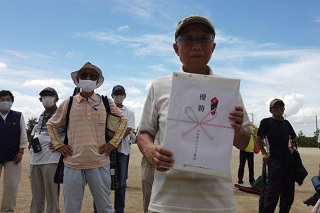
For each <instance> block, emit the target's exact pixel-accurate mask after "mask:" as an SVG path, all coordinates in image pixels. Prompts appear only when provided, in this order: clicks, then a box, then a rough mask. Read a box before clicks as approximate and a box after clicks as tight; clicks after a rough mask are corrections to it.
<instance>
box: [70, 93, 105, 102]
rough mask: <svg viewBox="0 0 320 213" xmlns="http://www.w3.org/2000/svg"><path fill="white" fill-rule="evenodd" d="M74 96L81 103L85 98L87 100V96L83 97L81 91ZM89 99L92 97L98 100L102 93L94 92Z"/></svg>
mask: <svg viewBox="0 0 320 213" xmlns="http://www.w3.org/2000/svg"><path fill="white" fill-rule="evenodd" d="M74 97H75V99H76V101H77V102H78V103H80V102H81V101H82V100H84V101H85V100H86V98H84V97H82V96H81V95H80V93H79V94H77V95H75V96H74ZM88 99H91V100H93V101H95V102H98V101H99V100H100V95H98V94H97V93H93V95H92V96H91V97H89V98H88Z"/></svg>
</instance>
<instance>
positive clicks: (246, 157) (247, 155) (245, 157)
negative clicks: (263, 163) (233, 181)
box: [238, 150, 254, 184]
mask: <svg viewBox="0 0 320 213" xmlns="http://www.w3.org/2000/svg"><path fill="white" fill-rule="evenodd" d="M253 158H254V153H253V152H246V151H244V150H240V160H239V169H238V183H239V184H242V183H243V175H244V167H245V165H246V161H248V169H249V182H250V184H252V183H253V182H254V161H253Z"/></svg>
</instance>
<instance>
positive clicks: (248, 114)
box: [248, 113, 254, 123]
mask: <svg viewBox="0 0 320 213" xmlns="http://www.w3.org/2000/svg"><path fill="white" fill-rule="evenodd" d="M249 114H251V122H252V123H254V122H253V117H254V115H253V113H248V115H249Z"/></svg>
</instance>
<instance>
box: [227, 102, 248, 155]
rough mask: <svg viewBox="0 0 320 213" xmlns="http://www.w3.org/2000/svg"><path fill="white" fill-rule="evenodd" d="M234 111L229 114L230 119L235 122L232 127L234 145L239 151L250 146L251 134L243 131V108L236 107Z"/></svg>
mask: <svg viewBox="0 0 320 213" xmlns="http://www.w3.org/2000/svg"><path fill="white" fill-rule="evenodd" d="M234 109H235V110H234V111H231V112H230V114H229V117H228V118H229V119H230V120H232V121H234V122H233V123H231V126H232V127H233V128H234V139H233V145H234V146H235V147H237V148H238V149H245V148H246V147H247V146H248V143H249V140H250V133H249V132H247V131H246V130H244V129H243V127H242V124H243V117H244V113H243V108H242V107H241V106H236V107H235V108H234Z"/></svg>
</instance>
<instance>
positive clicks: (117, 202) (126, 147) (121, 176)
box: [111, 85, 135, 213]
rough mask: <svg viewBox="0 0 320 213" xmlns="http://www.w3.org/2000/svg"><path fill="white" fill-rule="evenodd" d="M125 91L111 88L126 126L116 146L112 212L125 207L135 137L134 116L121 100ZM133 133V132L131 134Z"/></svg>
mask: <svg viewBox="0 0 320 213" xmlns="http://www.w3.org/2000/svg"><path fill="white" fill-rule="evenodd" d="M126 95H127V94H126V91H125V89H124V87H123V86H121V85H116V86H114V87H113V89H112V94H111V96H112V98H113V100H114V103H115V104H116V105H117V107H118V108H120V109H121V111H122V113H123V114H124V115H125V117H126V118H127V128H126V130H125V133H124V136H123V139H122V141H121V143H120V144H119V146H118V147H117V154H116V155H117V157H116V159H117V172H118V173H117V176H118V180H119V186H118V188H117V189H116V190H115V199H114V210H115V211H114V212H115V213H123V212H124V208H125V195H126V188H127V179H128V167H129V157H130V152H131V138H135V137H134V136H130V134H131V135H132V134H133V133H132V130H134V128H135V117H134V113H133V111H131V110H130V109H129V108H128V107H126V106H124V105H123V101H124V99H125V98H126ZM133 135H134V134H133Z"/></svg>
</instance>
